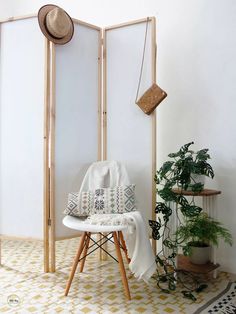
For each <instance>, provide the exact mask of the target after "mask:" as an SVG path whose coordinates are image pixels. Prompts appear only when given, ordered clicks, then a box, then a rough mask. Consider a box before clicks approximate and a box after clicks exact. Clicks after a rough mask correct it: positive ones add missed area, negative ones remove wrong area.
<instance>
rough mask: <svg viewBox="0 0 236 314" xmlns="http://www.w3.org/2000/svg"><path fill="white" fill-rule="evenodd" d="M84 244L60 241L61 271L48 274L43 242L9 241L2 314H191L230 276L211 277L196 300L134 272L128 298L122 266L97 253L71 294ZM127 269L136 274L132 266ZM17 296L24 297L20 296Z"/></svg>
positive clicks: (1, 272)
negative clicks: (72, 273)
mask: <svg viewBox="0 0 236 314" xmlns="http://www.w3.org/2000/svg"><path fill="white" fill-rule="evenodd" d="M78 243H79V239H72V240H64V241H58V242H57V245H56V246H57V250H56V255H57V271H56V273H53V274H51V273H48V274H45V273H44V272H43V269H42V265H43V247H42V243H41V242H39V241H19V240H14V241H13V240H4V241H3V245H2V264H3V265H2V266H1V267H0V278H1V280H0V313H14V314H27V313H37V314H39V313H45V314H47V313H48V314H54V313H55V314H68V313H72V314H77V313H78V314H110V313H116V314H129V313H130V314H135V313H137V314H139V313H140V314H142V313H144V314H152V313H155V314H172V313H175V314H178V313H179V314H191V313H193V312H194V311H195V310H196V309H197V308H198V307H200V306H201V305H202V304H204V303H205V302H206V301H208V300H209V299H211V298H212V297H213V296H214V295H216V294H217V293H218V292H219V291H220V290H222V289H223V288H224V286H225V285H226V284H227V282H228V280H229V275H228V274H226V273H220V275H219V276H218V278H217V279H215V280H213V279H211V280H209V287H208V288H207V290H206V291H205V292H202V293H199V295H198V299H197V301H196V302H195V303H194V302H192V301H190V300H188V299H184V298H183V297H182V295H181V289H177V291H175V292H174V293H172V294H164V293H162V292H161V291H160V290H159V289H158V288H157V286H156V282H155V280H154V279H152V280H151V281H150V283H149V284H146V283H145V282H143V281H138V280H136V279H135V278H134V277H132V278H130V279H129V286H130V292H131V296H132V300H131V301H127V300H126V298H125V295H124V291H123V286H122V281H121V277H120V274H119V268H118V265H117V264H116V263H115V262H114V261H113V260H111V259H109V260H108V261H102V262H100V261H99V260H98V258H97V255H96V254H95V255H89V256H88V258H87V261H86V264H85V268H84V272H83V273H79V272H77V273H76V274H75V278H74V281H73V283H72V286H71V290H70V293H69V295H68V297H65V296H64V289H65V285H66V281H67V279H68V275H69V271H70V268H71V263H72V261H73V257H74V255H75V252H76V250H77V247H78ZM126 268H127V274H128V275H130V272H129V269H128V267H127V265H126ZM15 295H16V296H17V298H18V299H14V296H15ZM9 297H10V299H11V300H12V304H10V303H9ZM11 297H12V298H11ZM14 302H15V303H17V304H14Z"/></svg>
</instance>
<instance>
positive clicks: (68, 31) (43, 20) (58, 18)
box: [38, 4, 74, 45]
mask: <svg viewBox="0 0 236 314" xmlns="http://www.w3.org/2000/svg"><path fill="white" fill-rule="evenodd" d="M38 22H39V26H40V28H41V31H42V32H43V34H44V35H45V36H46V37H47V38H48V39H49V40H51V41H52V42H54V43H55V44H59V45H64V44H66V43H68V42H69V41H70V40H71V38H72V36H73V34H74V24H73V21H72V19H71V17H70V16H69V14H67V13H66V12H65V11H64V10H63V9H61V8H60V7H58V6H56V5H53V4H47V5H44V6H43V7H42V8H40V9H39V12H38Z"/></svg>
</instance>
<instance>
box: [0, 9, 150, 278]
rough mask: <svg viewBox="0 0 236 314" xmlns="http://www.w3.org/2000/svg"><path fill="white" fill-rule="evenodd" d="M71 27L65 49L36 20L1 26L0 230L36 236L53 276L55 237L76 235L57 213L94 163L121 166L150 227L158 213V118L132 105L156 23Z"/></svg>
mask: <svg viewBox="0 0 236 314" xmlns="http://www.w3.org/2000/svg"><path fill="white" fill-rule="evenodd" d="M73 22H74V28H75V33H74V36H73V39H72V40H71V42H69V43H68V44H66V45H64V46H60V45H54V44H53V43H52V42H49V41H48V40H47V39H46V38H45V37H44V36H43V35H42V33H41V32H40V29H39V26H38V22H37V16H36V15H31V16H25V17H19V18H11V19H8V20H6V21H2V22H1V24H0V27H1V42H0V49H1V50H0V53H1V54H0V62H1V70H0V71H1V72H0V75H1V76H0V88H1V89H0V95H1V96H0V97H1V98H0V116H1V117H0V119H1V120H0V125H1V129H0V147H1V153H0V234H1V237H21V238H30V239H31V238H33V239H34V238H37V239H41V240H43V241H44V270H45V272H48V271H55V265H56V259H55V243H56V241H57V240H60V239H66V238H70V237H75V236H78V234H76V233H75V232H73V231H72V230H69V229H67V228H65V227H64V226H63V225H62V218H63V210H64V208H65V206H66V204H67V195H68V193H69V192H72V191H78V190H79V187H80V184H81V182H82V179H83V177H84V174H85V172H86V170H87V168H88V166H89V165H90V164H91V163H92V162H94V161H97V160H106V159H109V160H111V159H115V160H119V161H121V162H123V163H124V164H125V165H126V167H127V168H128V172H129V174H130V177H131V181H132V182H133V183H135V184H136V194H137V201H138V207H139V210H140V211H141V212H142V214H143V216H144V218H145V221H146V222H147V224H148V219H152V218H154V216H155V212H154V209H155V202H156V191H155V184H154V181H153V177H154V174H155V171H156V113H155V112H154V113H152V114H151V115H150V116H147V115H145V114H144V113H143V112H142V111H141V110H140V108H139V107H138V106H137V105H136V104H135V96H136V90H137V85H138V78H139V72H140V67H141V61H142V54H143V45H144V38H145V29H146V24H147V23H148V35H147V43H146V52H145V59H144V68H143V77H142V82H141V88H140V93H142V92H143V91H145V89H146V88H148V87H149V86H150V85H151V84H152V83H153V82H155V80H156V25H155V18H153V17H152V18H148V22H147V18H145V19H140V20H136V21H131V22H128V23H123V24H120V25H115V26H111V27H106V28H105V29H102V28H100V27H97V26H94V25H91V24H89V23H86V22H83V21H80V20H77V19H73ZM16 38H17V40H16ZM153 247H154V249H155V243H154V242H153Z"/></svg>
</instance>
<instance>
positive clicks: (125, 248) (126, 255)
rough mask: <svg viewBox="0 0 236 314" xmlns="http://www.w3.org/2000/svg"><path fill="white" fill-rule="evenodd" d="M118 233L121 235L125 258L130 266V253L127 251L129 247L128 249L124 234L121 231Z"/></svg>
mask: <svg viewBox="0 0 236 314" xmlns="http://www.w3.org/2000/svg"><path fill="white" fill-rule="evenodd" d="M118 233H119V238H120V242H121V245H122V248H123V251H124V253H125V258H126V260H127V262H128V264H129V263H130V258H129V256H128V251H127V247H126V244H125V240H124V236H123V233H122V231H119V232H118Z"/></svg>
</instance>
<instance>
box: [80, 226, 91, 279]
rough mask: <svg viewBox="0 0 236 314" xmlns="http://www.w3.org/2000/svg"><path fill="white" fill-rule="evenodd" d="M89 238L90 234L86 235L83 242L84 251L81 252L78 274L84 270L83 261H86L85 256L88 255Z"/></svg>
mask: <svg viewBox="0 0 236 314" xmlns="http://www.w3.org/2000/svg"><path fill="white" fill-rule="evenodd" d="M90 236H91V232H88V233H87V237H86V240H85V247H84V251H83V256H82V258H83V259H82V260H81V264H80V272H81V273H82V272H83V269H84V264H85V260H86V255H87V253H88V247H89V242H90Z"/></svg>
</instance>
